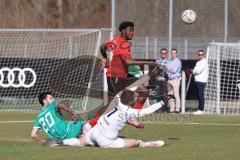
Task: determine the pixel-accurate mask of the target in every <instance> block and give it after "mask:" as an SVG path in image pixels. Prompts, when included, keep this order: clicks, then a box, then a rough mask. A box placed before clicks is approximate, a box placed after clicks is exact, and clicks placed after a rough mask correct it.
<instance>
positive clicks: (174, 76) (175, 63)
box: [167, 49, 182, 113]
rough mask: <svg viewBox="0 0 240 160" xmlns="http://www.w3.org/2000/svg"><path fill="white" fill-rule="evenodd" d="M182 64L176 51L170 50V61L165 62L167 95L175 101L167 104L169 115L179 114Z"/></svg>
mask: <svg viewBox="0 0 240 160" xmlns="http://www.w3.org/2000/svg"><path fill="white" fill-rule="evenodd" d="M181 69H182V62H181V60H180V59H179V58H178V57H177V49H172V50H171V60H170V61H168V62H167V74H168V93H169V94H173V95H174V97H175V98H176V99H175V101H172V102H170V103H169V105H170V112H171V113H179V112H180V95H179V87H180V80H181Z"/></svg>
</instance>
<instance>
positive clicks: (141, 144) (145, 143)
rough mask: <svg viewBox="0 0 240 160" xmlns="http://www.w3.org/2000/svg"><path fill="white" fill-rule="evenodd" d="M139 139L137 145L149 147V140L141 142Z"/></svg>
mask: <svg viewBox="0 0 240 160" xmlns="http://www.w3.org/2000/svg"><path fill="white" fill-rule="evenodd" d="M138 141H139V147H149V146H150V144H151V143H150V142H143V141H141V140H138Z"/></svg>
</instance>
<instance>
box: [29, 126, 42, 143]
mask: <svg viewBox="0 0 240 160" xmlns="http://www.w3.org/2000/svg"><path fill="white" fill-rule="evenodd" d="M38 132H39V128H33V129H32V132H31V137H32V139H33V140H34V141H36V142H45V138H42V137H40V136H39V135H38Z"/></svg>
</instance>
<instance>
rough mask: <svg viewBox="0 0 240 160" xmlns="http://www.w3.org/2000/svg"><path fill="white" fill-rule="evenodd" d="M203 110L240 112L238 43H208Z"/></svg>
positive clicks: (229, 112)
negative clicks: (206, 78) (207, 72)
mask: <svg viewBox="0 0 240 160" xmlns="http://www.w3.org/2000/svg"><path fill="white" fill-rule="evenodd" d="M207 60H208V64H209V79H208V83H207V87H206V90H205V99H206V101H205V112H206V113H209V114H231V115H232V114H240V66H239V64H240V43H210V44H209V47H208V49H207Z"/></svg>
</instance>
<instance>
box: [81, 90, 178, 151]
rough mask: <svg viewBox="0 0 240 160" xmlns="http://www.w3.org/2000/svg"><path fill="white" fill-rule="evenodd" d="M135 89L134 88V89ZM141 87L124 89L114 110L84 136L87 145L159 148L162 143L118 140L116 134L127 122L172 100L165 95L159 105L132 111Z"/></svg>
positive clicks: (171, 97) (103, 116) (149, 112)
mask: <svg viewBox="0 0 240 160" xmlns="http://www.w3.org/2000/svg"><path fill="white" fill-rule="evenodd" d="M134 88H136V87H134ZM140 92H141V87H138V88H137V89H130V90H128V89H125V90H124V91H123V92H122V93H121V95H120V97H119V98H118V103H116V105H115V108H114V109H112V110H111V111H110V112H107V113H105V114H103V115H102V116H101V117H100V119H99V120H98V123H97V125H96V126H94V127H93V128H92V129H90V130H89V131H88V132H87V133H86V134H85V136H84V137H85V141H86V143H87V144H88V145H91V146H99V147H104V148H123V147H160V146H163V145H164V144H165V143H164V141H148V142H143V141H141V140H136V139H126V138H119V137H118V132H119V131H120V130H121V129H122V128H123V127H124V125H125V124H126V123H127V122H128V120H131V119H135V118H137V117H142V116H144V115H147V114H151V113H153V112H155V111H156V110H158V109H160V108H161V107H162V106H163V105H165V104H166V103H168V102H169V101H171V100H173V99H174V96H172V95H167V96H165V97H164V99H163V100H161V101H160V102H159V103H156V104H153V105H151V106H149V107H147V108H144V109H140V110H139V109H134V108H132V107H133V106H134V103H135V102H136V100H137V98H138V95H139V93H140Z"/></svg>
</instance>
